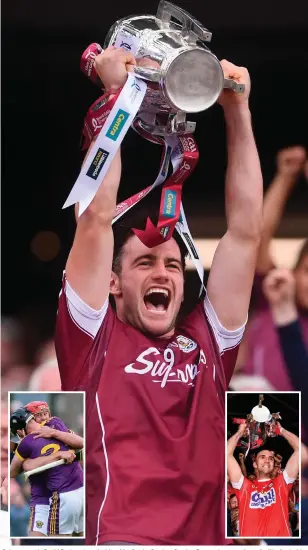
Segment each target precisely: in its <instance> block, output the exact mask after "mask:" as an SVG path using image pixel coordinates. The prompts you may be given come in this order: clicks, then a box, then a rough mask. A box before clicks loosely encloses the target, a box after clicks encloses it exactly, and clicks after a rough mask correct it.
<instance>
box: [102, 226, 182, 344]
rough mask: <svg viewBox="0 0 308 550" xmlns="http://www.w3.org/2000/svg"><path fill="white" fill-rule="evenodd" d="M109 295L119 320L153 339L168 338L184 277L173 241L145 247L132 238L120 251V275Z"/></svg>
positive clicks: (174, 318)
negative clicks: (121, 251) (150, 335)
mask: <svg viewBox="0 0 308 550" xmlns="http://www.w3.org/2000/svg"><path fill="white" fill-rule="evenodd" d="M110 292H111V293H112V294H113V295H114V297H115V301H116V308H117V315H118V317H119V319H121V320H122V321H124V322H126V323H128V324H130V325H132V326H133V327H135V328H137V329H139V330H141V331H142V332H145V333H150V334H152V335H153V336H156V337H168V336H172V334H173V332H174V326H175V322H176V318H177V315H178V313H179V310H180V306H181V302H182V301H183V293H184V274H183V268H182V262H181V254H180V249H179V246H178V245H177V243H176V241H175V240H174V239H170V240H169V241H167V242H166V243H164V244H161V245H159V246H156V247H154V248H147V247H146V246H145V245H144V244H143V243H142V242H141V241H140V240H139V239H138V237H136V236H135V235H133V236H132V237H130V238H129V239H128V241H127V242H126V243H125V245H124V248H123V256H122V259H121V272H120V275H119V276H118V275H116V274H114V273H113V275H112V280H111V285H110Z"/></svg>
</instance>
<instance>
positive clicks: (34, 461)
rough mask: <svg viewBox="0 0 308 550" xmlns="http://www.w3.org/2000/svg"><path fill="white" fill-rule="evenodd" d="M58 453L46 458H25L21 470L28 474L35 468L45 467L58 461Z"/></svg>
mask: <svg viewBox="0 0 308 550" xmlns="http://www.w3.org/2000/svg"><path fill="white" fill-rule="evenodd" d="M59 459H60V456H59V452H56V453H53V454H51V455H48V456H39V457H37V458H27V459H26V460H25V461H24V463H23V470H24V471H25V472H30V471H31V470H34V469H35V468H40V466H45V465H46V464H51V463H52V462H56V460H59Z"/></svg>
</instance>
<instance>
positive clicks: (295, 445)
mask: <svg viewBox="0 0 308 550" xmlns="http://www.w3.org/2000/svg"><path fill="white" fill-rule="evenodd" d="M280 433H281V435H282V436H283V437H284V438H285V439H286V440H287V442H288V443H289V445H291V447H292V449H294V451H299V445H300V441H299V438H298V437H297V435H295V434H293V433H292V432H289V431H288V430H286V429H285V428H281V432H280Z"/></svg>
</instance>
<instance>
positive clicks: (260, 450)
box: [254, 447, 275, 461]
mask: <svg viewBox="0 0 308 550" xmlns="http://www.w3.org/2000/svg"><path fill="white" fill-rule="evenodd" d="M263 451H268V452H270V453H273V455H275V452H274V451H273V449H270V448H269V447H260V448H259V449H258V450H257V452H256V454H255V459H254V461H255V460H256V458H257V456H258V454H260V453H263Z"/></svg>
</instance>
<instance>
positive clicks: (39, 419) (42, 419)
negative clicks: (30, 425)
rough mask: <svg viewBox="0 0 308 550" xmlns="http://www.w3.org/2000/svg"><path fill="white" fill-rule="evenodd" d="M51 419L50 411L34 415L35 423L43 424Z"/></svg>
mask: <svg viewBox="0 0 308 550" xmlns="http://www.w3.org/2000/svg"><path fill="white" fill-rule="evenodd" d="M49 419H50V412H49V411H47V410H46V411H40V412H39V413H36V414H35V415H34V420H35V422H38V423H39V424H41V423H42V422H47V420H49Z"/></svg>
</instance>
